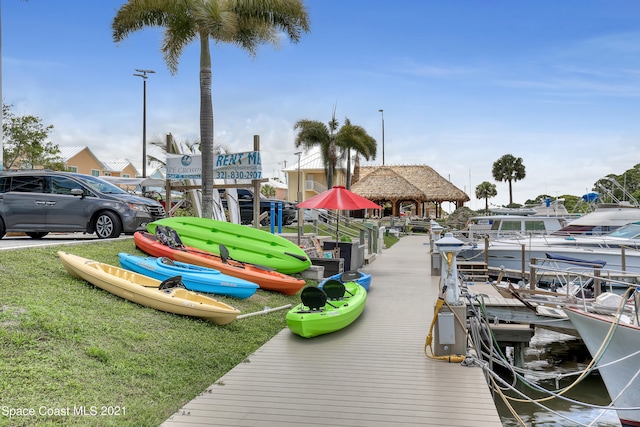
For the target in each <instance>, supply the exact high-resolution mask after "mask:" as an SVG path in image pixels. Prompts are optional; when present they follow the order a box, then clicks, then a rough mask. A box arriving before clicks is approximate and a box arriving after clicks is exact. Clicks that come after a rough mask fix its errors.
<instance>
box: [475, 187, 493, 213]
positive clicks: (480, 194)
mask: <svg viewBox="0 0 640 427" xmlns="http://www.w3.org/2000/svg"><path fill="white" fill-rule="evenodd" d="M497 195H498V192H497V191H496V185H495V184H492V183H490V182H489V181H484V182H482V183H480V184H478V186H477V187H476V199H484V213H487V212H489V199H490V198H491V197H496V196H497Z"/></svg>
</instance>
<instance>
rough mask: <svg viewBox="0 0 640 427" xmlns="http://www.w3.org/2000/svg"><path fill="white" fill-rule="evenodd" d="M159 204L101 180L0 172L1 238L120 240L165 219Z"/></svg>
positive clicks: (67, 174)
mask: <svg viewBox="0 0 640 427" xmlns="http://www.w3.org/2000/svg"><path fill="white" fill-rule="evenodd" d="M164 217H165V210H164V208H163V207H162V205H161V204H160V203H158V202H157V201H155V200H151V199H148V198H145V197H139V196H135V195H132V194H129V193H127V192H126V191H124V190H123V189H121V188H119V187H117V186H115V185H113V184H111V183H109V182H107V181H105V180H102V179H100V178H97V177H94V176H90V175H83V174H78V173H70V172H55V171H46V170H45V171H42V170H29V171H17V172H0V238H2V237H3V236H4V235H5V233H6V232H24V233H25V234H26V235H27V236H30V237H32V238H34V239H40V238H42V237H44V236H46V235H47V234H48V233H51V232H86V233H90V234H91V233H96V235H97V236H98V237H99V238H101V239H105V238H113V237H118V236H119V235H120V234H121V233H125V234H133V233H134V232H136V231H138V230H144V229H145V228H146V225H147V223H149V222H152V221H155V220H156V219H160V218H164Z"/></svg>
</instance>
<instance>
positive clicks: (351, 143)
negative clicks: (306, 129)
mask: <svg viewBox="0 0 640 427" xmlns="http://www.w3.org/2000/svg"><path fill="white" fill-rule="evenodd" d="M336 145H337V146H338V147H340V148H342V149H343V150H344V154H345V155H346V157H347V189H351V150H353V151H354V152H355V154H356V162H355V163H356V165H358V164H359V156H362V157H364V159H365V160H372V159H375V158H376V149H377V146H378V144H377V142H376V140H375V139H374V138H373V137H371V136H370V135H369V134H368V133H367V131H366V130H364V128H363V127H361V126H356V125H352V124H351V121H349V119H348V118H345V121H344V125H343V126H342V127H341V128H340V131H339V132H338V135H337V136H336Z"/></svg>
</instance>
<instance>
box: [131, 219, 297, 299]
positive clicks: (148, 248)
mask: <svg viewBox="0 0 640 427" xmlns="http://www.w3.org/2000/svg"><path fill="white" fill-rule="evenodd" d="M133 241H134V243H135V245H136V247H137V248H138V249H140V250H141V251H142V252H144V253H146V254H149V255H151V256H155V257H167V258H170V259H172V260H174V261H180V262H185V263H188V264H195V265H200V266H203V267H209V268H213V269H216V270H219V271H220V272H221V273H224V274H228V275H229V276H233V277H239V278H241V279H244V280H247V281H249V282H253V283H256V284H257V285H258V286H260V288H261V289H265V290H269V291H274V292H280V293H282V294H285V295H293V294H295V293H296V292H298V291H299V290H300V289H302V288H303V287H304V285H305V284H306V282H305V281H304V280H303V279H298V278H296V277H293V276H289V275H286V274H283V273H279V272H277V271H275V270H273V269H270V268H265V267H262V266H257V265H253V264H248V263H243V262H239V261H236V260H233V259H228V258H223V257H221V256H219V255H216V254H213V253H210V252H206V251H202V250H200V249H196V248H193V247H191V246H177V247H171V246H168V245H165V244H163V243H162V242H161V241H159V240H158V238H157V236H156V235H154V234H151V233H147V232H146V231H137V232H135V233H134V234H133Z"/></svg>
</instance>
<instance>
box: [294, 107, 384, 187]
mask: <svg viewBox="0 0 640 427" xmlns="http://www.w3.org/2000/svg"><path fill="white" fill-rule="evenodd" d="M338 126H339V123H338V121H337V120H336V117H335V110H334V114H333V117H332V118H331V120H330V121H329V122H328V123H327V124H326V125H325V124H324V123H322V122H319V121H317V120H306V119H302V120H298V121H297V122H296V124H295V125H294V126H293V128H294V129H295V130H298V134H297V135H296V140H295V146H296V148H299V147H303V148H304V149H309V148H312V147H320V153H321V156H322V161H323V163H324V170H325V175H326V178H327V187H328V188H331V187H333V176H334V175H335V170H336V165H337V163H338V159H340V158H341V157H344V156H345V155H346V156H347V187H349V186H350V182H349V179H350V171H349V169H350V168H351V164H350V162H351V160H350V155H349V153H350V150H354V151H355V152H356V153H358V154H359V155H362V156H363V157H364V158H365V159H367V160H370V159H372V158H375V156H376V140H375V139H373V138H372V137H371V136H369V135H368V134H367V132H366V131H365V130H364V128H362V127H360V126H355V125H352V124H351V122H350V121H349V119H345V123H344V125H343V126H342V127H340V128H339V129H338Z"/></svg>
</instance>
